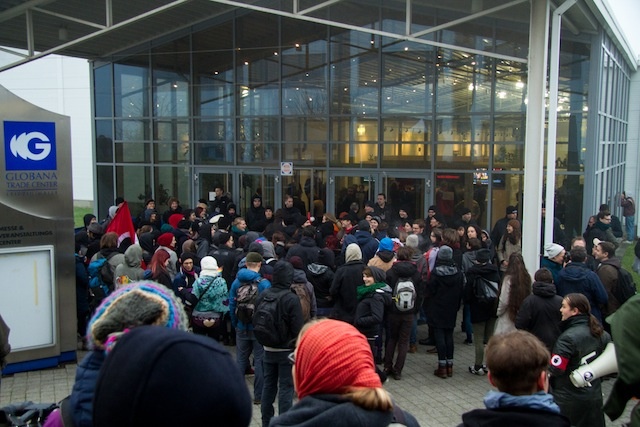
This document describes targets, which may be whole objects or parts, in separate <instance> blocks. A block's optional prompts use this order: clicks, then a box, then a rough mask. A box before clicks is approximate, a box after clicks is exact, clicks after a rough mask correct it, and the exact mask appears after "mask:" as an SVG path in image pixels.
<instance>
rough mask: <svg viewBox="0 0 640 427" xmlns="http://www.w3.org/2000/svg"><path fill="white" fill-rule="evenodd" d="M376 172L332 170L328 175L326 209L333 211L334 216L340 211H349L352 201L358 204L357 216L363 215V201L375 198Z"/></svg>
mask: <svg viewBox="0 0 640 427" xmlns="http://www.w3.org/2000/svg"><path fill="white" fill-rule="evenodd" d="M376 181H377V172H376V173H368V172H363V171H358V172H346V171H344V172H343V171H340V172H337V171H333V172H331V173H330V177H329V192H330V194H329V200H330V206H329V209H328V211H329V212H334V213H335V214H336V217H337V216H339V215H340V213H341V212H349V209H350V206H351V204H352V203H356V204H357V205H358V216H359V217H362V216H364V202H366V201H367V200H372V201H373V200H375V195H376Z"/></svg>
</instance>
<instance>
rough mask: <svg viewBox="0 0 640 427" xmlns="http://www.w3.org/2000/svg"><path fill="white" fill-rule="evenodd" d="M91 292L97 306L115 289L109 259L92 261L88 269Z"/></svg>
mask: <svg viewBox="0 0 640 427" xmlns="http://www.w3.org/2000/svg"><path fill="white" fill-rule="evenodd" d="M87 270H88V272H89V290H90V291H91V293H92V294H93V297H94V301H93V302H94V304H95V305H97V304H99V303H100V301H102V300H103V299H104V298H105V297H106V296H107V295H109V294H110V293H111V290H112V288H113V273H112V271H111V266H110V265H109V260H108V258H98V259H97V260H95V261H91V262H90V263H89V267H88V269H87Z"/></svg>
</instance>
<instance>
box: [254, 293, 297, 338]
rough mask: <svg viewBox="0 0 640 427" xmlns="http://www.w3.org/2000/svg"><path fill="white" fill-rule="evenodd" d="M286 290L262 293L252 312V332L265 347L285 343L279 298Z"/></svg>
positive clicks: (285, 334)
mask: <svg viewBox="0 0 640 427" xmlns="http://www.w3.org/2000/svg"><path fill="white" fill-rule="evenodd" d="M287 293H288V292H277V293H276V292H271V291H270V290H269V289H267V290H266V291H264V292H263V293H262V295H263V296H262V299H261V300H260V302H259V304H258V305H257V306H256V309H255V312H254V313H253V334H254V335H255V337H256V339H257V340H258V342H259V343H260V344H262V345H266V346H267V347H279V346H282V345H284V344H286V343H287V341H288V337H287V331H286V330H285V325H284V322H283V321H282V317H281V315H280V300H281V299H282V297H283V295H286V294H287Z"/></svg>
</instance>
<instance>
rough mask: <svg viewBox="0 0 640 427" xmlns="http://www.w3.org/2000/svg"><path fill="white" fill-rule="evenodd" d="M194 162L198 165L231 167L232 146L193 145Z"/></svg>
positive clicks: (217, 144) (209, 143) (210, 143)
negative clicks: (226, 165)
mask: <svg viewBox="0 0 640 427" xmlns="http://www.w3.org/2000/svg"><path fill="white" fill-rule="evenodd" d="M194 149H195V153H194V162H195V164H198V165H224V164H228V165H232V164H233V163H234V160H233V155H234V145H233V143H231V142H227V143H213V142H207V143H195V144H194Z"/></svg>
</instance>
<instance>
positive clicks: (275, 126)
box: [238, 118, 280, 141]
mask: <svg viewBox="0 0 640 427" xmlns="http://www.w3.org/2000/svg"><path fill="white" fill-rule="evenodd" d="M238 140H240V141H278V140H280V126H279V122H278V119H277V118H265V119H263V118H259V119H249V118H247V119H240V120H238Z"/></svg>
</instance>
